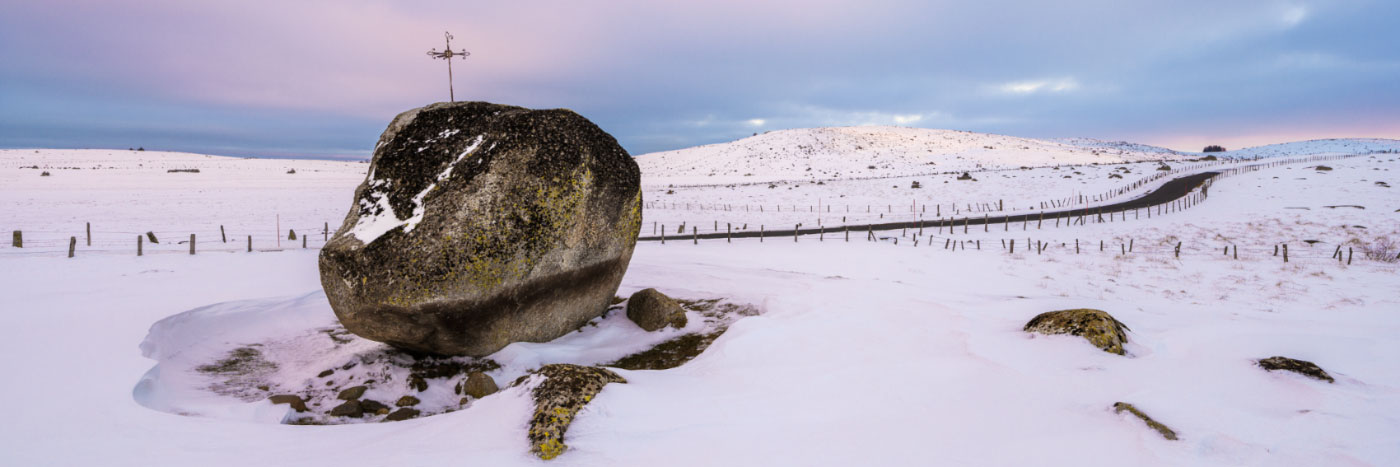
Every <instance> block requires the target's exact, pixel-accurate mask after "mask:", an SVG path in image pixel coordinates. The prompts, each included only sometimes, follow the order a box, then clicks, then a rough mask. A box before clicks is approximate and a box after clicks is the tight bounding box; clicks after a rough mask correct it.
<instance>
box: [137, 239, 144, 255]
mask: <svg viewBox="0 0 1400 467" xmlns="http://www.w3.org/2000/svg"><path fill="white" fill-rule="evenodd" d="M145 240H146V237H142V236H140V235H137V236H136V256H141V242H143V241H145Z"/></svg>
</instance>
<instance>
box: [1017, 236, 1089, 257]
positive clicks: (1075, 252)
mask: <svg viewBox="0 0 1400 467" xmlns="http://www.w3.org/2000/svg"><path fill="white" fill-rule="evenodd" d="M1013 241H1014V240H1013ZM1074 254H1076V255H1077V254H1079V239H1077V238H1076V239H1074Z"/></svg>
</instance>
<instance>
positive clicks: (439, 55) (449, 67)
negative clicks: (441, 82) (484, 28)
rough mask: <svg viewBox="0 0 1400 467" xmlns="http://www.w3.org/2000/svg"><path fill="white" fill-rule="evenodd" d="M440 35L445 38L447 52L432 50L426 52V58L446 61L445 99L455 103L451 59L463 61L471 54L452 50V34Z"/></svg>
mask: <svg viewBox="0 0 1400 467" xmlns="http://www.w3.org/2000/svg"><path fill="white" fill-rule="evenodd" d="M442 35H443V37H445V38H447V50H443V51H442V52H438V50H437V49H436V48H434V49H433V50H429V51H428V56H429V57H433V58H441V59H443V60H447V98H448V99H450V100H451V101H452V102H456V101H457V96H456V95H454V94H455V93H454V92H453V90H452V58H453V57H462V58H463V59H466V58H467V56H469V55H471V54H472V53H471V52H468V51H465V50H456V51H454V50H452V33H450V32H444V33H442Z"/></svg>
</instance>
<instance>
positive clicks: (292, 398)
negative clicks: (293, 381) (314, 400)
mask: <svg viewBox="0 0 1400 467" xmlns="http://www.w3.org/2000/svg"><path fill="white" fill-rule="evenodd" d="M267 400H268V401H270V402H272V403H273V404H287V405H290V406H291V407H292V410H296V411H297V412H305V411H306V401H305V400H302V398H301V396H298V395H295V394H278V395H275V396H272V397H269V398H267Z"/></svg>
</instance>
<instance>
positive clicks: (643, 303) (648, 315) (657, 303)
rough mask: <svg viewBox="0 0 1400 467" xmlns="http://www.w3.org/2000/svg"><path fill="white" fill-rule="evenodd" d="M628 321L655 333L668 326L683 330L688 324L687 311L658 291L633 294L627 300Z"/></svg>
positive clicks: (646, 290)
mask: <svg viewBox="0 0 1400 467" xmlns="http://www.w3.org/2000/svg"><path fill="white" fill-rule="evenodd" d="M627 319H630V320H632V322H634V323H637V326H641V328H642V329H645V330H647V331H655V330H657V329H661V328H664V327H666V325H671V326H675V327H677V328H683V327H685V324H686V319H685V309H683V308H681V304H679V303H676V301H675V300H672V299H671V297H667V296H666V294H663V293H661V292H657V291H656V289H645V290H640V291H638V292H637V293H634V294H632V298H630V299H628V300H627Z"/></svg>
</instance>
